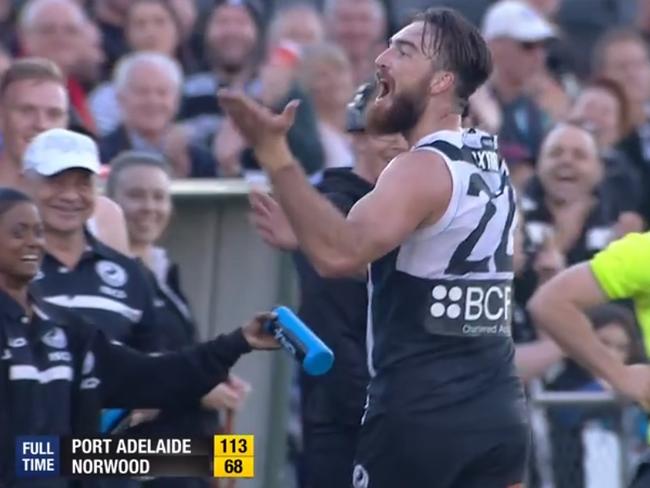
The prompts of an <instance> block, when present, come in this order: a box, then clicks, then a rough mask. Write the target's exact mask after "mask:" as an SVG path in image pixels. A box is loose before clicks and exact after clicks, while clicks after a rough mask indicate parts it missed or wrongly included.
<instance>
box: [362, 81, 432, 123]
mask: <svg viewBox="0 0 650 488" xmlns="http://www.w3.org/2000/svg"><path fill="white" fill-rule="evenodd" d="M426 85H427V87H428V80H427V84H426ZM426 92H427V89H426V88H425V87H421V88H420V89H416V90H413V91H410V92H402V93H395V94H393V95H389V97H390V101H388V103H386V101H380V102H376V101H375V102H373V103H372V104H371V105H370V107H368V112H367V114H366V117H367V119H366V124H367V127H368V132H370V133H371V134H395V133H399V134H404V133H406V132H409V131H410V130H411V129H412V128H413V127H415V125H416V124H417V123H418V121H419V120H420V117H422V114H423V113H424V109H425V108H426V100H427V94H426ZM382 102H383V103H382Z"/></svg>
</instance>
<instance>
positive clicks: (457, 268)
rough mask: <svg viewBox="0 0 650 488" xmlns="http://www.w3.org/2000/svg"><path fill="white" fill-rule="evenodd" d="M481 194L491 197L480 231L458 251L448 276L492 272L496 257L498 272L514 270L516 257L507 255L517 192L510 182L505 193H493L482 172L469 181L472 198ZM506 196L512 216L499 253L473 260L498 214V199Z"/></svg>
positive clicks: (482, 218) (501, 238) (505, 227)
mask: <svg viewBox="0 0 650 488" xmlns="http://www.w3.org/2000/svg"><path fill="white" fill-rule="evenodd" d="M481 193H485V195H487V197H488V198H489V200H488V202H487V203H486V204H485V210H484V211H483V215H482V216H481V219H480V220H479V223H478V225H477V226H476V228H475V229H474V230H473V231H472V232H470V234H469V235H468V236H467V238H466V239H465V240H463V241H462V242H461V243H460V244H459V245H458V247H457V248H456V250H455V251H454V254H453V255H452V256H451V260H450V261H449V265H448V266H447V270H446V273H447V274H453V275H463V274H465V273H486V272H488V271H490V269H489V264H490V259H492V258H494V265H495V269H496V271H497V272H508V271H512V255H510V254H508V253H507V248H508V239H509V237H510V227H512V221H513V219H514V217H515V198H514V192H513V190H512V187H511V186H510V185H509V184H508V183H505V182H504V184H503V185H502V190H501V191H499V192H497V193H493V192H492V190H490V187H489V186H488V185H487V183H486V182H485V180H484V179H483V178H482V177H481V175H480V174H479V173H473V174H472V175H471V176H470V178H469V186H468V189H467V194H468V195H469V196H473V197H477V196H479V195H480V194H481ZM505 193H507V195H508V196H507V198H508V215H507V217H506V222H505V225H504V226H503V231H502V232H501V236H500V241H499V244H498V245H497V248H496V251H495V252H494V254H493V255H488V256H484V257H482V258H480V259H475V260H471V259H470V258H469V257H470V255H471V254H472V251H473V250H474V248H475V247H476V245H477V243H478V242H479V241H480V240H481V237H483V234H484V233H485V229H486V228H487V226H488V223H489V222H490V220H491V219H492V217H494V215H495V214H496V212H497V206H496V204H495V203H494V201H495V200H496V199H497V198H505Z"/></svg>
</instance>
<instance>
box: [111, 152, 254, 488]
mask: <svg viewBox="0 0 650 488" xmlns="http://www.w3.org/2000/svg"><path fill="white" fill-rule="evenodd" d="M170 172H171V170H170V166H169V164H168V163H167V161H166V160H165V159H164V158H163V157H161V156H157V155H154V154H151V153H144V152H138V151H126V152H123V153H121V154H120V155H118V156H117V157H116V158H115V159H114V160H113V161H111V172H110V174H109V178H108V181H107V185H106V191H107V194H108V195H109V196H110V197H111V198H113V199H114V200H115V201H116V202H117V203H118V205H120V206H121V207H122V209H123V211H124V216H125V217H126V223H127V229H128V234H129V241H130V242H129V243H130V246H131V254H132V255H134V256H136V257H137V258H139V259H140V260H142V262H143V263H144V264H145V265H146V267H147V268H148V270H149V271H150V273H149V274H150V276H151V278H152V279H151V282H152V283H151V284H152V285H153V288H154V291H155V294H156V299H157V302H158V304H157V307H156V315H157V317H158V320H157V324H158V337H159V344H160V346H161V347H162V349H164V350H168V351H173V350H178V349H182V348H183V347H186V346H189V345H191V344H194V343H195V342H196V327H195V322H194V318H193V316H192V313H191V310H190V306H189V304H188V302H187V299H186V298H185V295H184V294H183V292H182V291H181V288H180V278H179V272H178V267H177V266H176V265H175V264H174V263H172V262H171V260H170V259H169V257H168V255H167V251H166V250H165V249H163V248H161V247H157V246H156V243H157V241H158V240H159V239H160V237H161V235H162V234H163V232H164V231H165V229H166V228H167V224H168V223H169V218H170V215H171V212H172V202H171V195H170ZM249 390H250V386H249V385H248V383H246V382H245V381H243V380H241V379H239V378H237V377H236V376H234V375H231V376H230V379H229V381H228V382H224V383H221V384H220V385H218V386H217V387H216V388H215V391H214V395H213V398H214V401H215V403H216V405H217V406H219V407H221V408H223V407H227V408H231V409H235V410H236V409H239V408H240V407H241V406H242V405H243V402H244V400H245V398H246V396H247V393H248V391H249ZM217 430H218V417H217V416H216V415H215V414H214V413H211V412H205V411H203V412H201V411H197V410H188V411H186V412H183V413H182V414H180V413H179V412H175V414H174V415H173V416H172V415H169V414H167V413H165V412H162V414H161V415H160V416H159V417H158V418H157V419H156V420H155V421H154V422H152V423H148V424H146V425H142V426H138V431H137V432H136V434H137V435H150V436H155V435H160V434H161V433H167V434H170V433H172V434H173V433H178V434H179V435H180V434H183V435H187V434H188V433H195V434H197V435H202V434H206V435H208V434H210V433H213V432H216V431H217ZM153 483H155V482H153ZM147 486H148V487H153V486H158V485H155V484H151V483H150V484H148V485H147ZM181 486H186V485H184V484H183V485H181V484H180V483H178V482H176V484H174V487H181ZM188 486H189V485H188ZM191 486H195V485H191ZM201 486H203V485H201Z"/></svg>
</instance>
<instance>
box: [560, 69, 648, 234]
mask: <svg viewBox="0 0 650 488" xmlns="http://www.w3.org/2000/svg"><path fill="white" fill-rule="evenodd" d="M569 120H571V121H572V122H574V123H577V124H579V125H581V126H583V127H585V128H586V129H588V130H589V131H591V133H592V134H593V136H594V139H595V140H596V143H597V144H598V149H599V150H600V155H601V158H602V160H603V163H604V164H605V184H606V185H607V186H609V187H610V188H611V191H612V192H613V193H614V196H615V200H616V202H617V203H618V204H619V205H620V208H621V211H622V212H626V214H625V216H624V222H623V223H624V224H626V225H634V224H635V223H637V225H638V223H639V222H640V223H641V225H642V221H641V220H640V219H642V217H641V216H640V214H639V212H638V211H639V208H640V205H641V200H642V199H641V192H642V188H641V183H640V182H641V176H640V174H639V171H638V170H637V169H636V167H635V166H634V165H633V164H632V163H631V162H630V161H629V160H628V159H627V157H626V156H625V154H624V153H623V152H621V151H620V150H618V149H617V145H618V143H619V142H620V141H621V140H622V139H623V137H625V135H626V134H628V133H629V132H630V130H631V127H632V123H631V120H630V108H629V103H628V101H627V97H626V95H625V92H624V91H623V89H622V88H621V87H620V85H619V84H618V83H616V82H615V81H612V80H609V79H606V78H599V79H596V80H594V81H592V82H590V83H588V84H587V85H585V86H584V87H583V89H582V91H581V92H580V95H578V98H576V100H575V102H574V103H573V106H572V108H571V111H570V112H569ZM623 233H625V232H624V229H621V234H623Z"/></svg>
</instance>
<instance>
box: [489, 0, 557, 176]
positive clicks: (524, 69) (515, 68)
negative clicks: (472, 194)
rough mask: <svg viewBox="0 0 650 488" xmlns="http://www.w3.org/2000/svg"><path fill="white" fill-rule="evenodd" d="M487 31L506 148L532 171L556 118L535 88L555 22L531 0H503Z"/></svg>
mask: <svg viewBox="0 0 650 488" xmlns="http://www.w3.org/2000/svg"><path fill="white" fill-rule="evenodd" d="M483 35H484V36H485V40H486V41H487V42H488V45H489V46H490V51H491V52H492V59H493V60H494V72H493V73H492V77H491V78H490V81H489V85H488V87H489V90H490V92H491V94H492V95H493V97H494V98H495V99H496V101H497V102H498V104H499V106H500V107H501V111H502V124H501V130H500V131H499V146H500V149H501V151H502V152H503V153H504V155H505V156H506V157H507V156H508V155H510V153H512V154H516V157H515V158H508V160H509V162H511V163H512V162H514V161H513V160H514V159H517V160H518V161H517V162H519V163H520V165H523V167H518V168H517V169H521V170H522V171H525V170H526V169H527V170H528V172H531V171H532V165H533V164H534V163H535V160H536V158H537V154H538V152H539V148H540V145H541V143H542V138H543V137H544V133H545V131H546V129H547V128H548V125H549V123H550V120H549V119H548V116H547V115H546V114H545V113H544V112H543V111H542V109H541V108H540V107H539V106H538V105H537V103H536V102H535V100H534V99H533V97H532V96H531V95H530V94H529V90H530V88H531V86H530V85H531V83H532V81H533V80H534V79H535V77H536V75H538V74H539V73H540V72H541V70H542V69H543V67H544V62H545V55H546V50H545V47H544V42H545V41H546V40H547V39H549V38H551V37H552V36H553V35H554V31H553V27H552V26H551V25H550V24H549V23H548V22H547V21H546V20H545V19H544V18H543V17H542V16H541V15H540V14H539V13H537V12H536V11H535V10H533V9H532V8H531V7H529V6H528V5H526V4H525V3H523V2H520V1H517V0H503V1H500V2H498V3H496V4H495V5H493V6H492V7H491V8H490V9H488V11H487V12H486V14H485V17H484V19H483ZM526 167H527V168H526ZM513 177H514V176H513Z"/></svg>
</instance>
